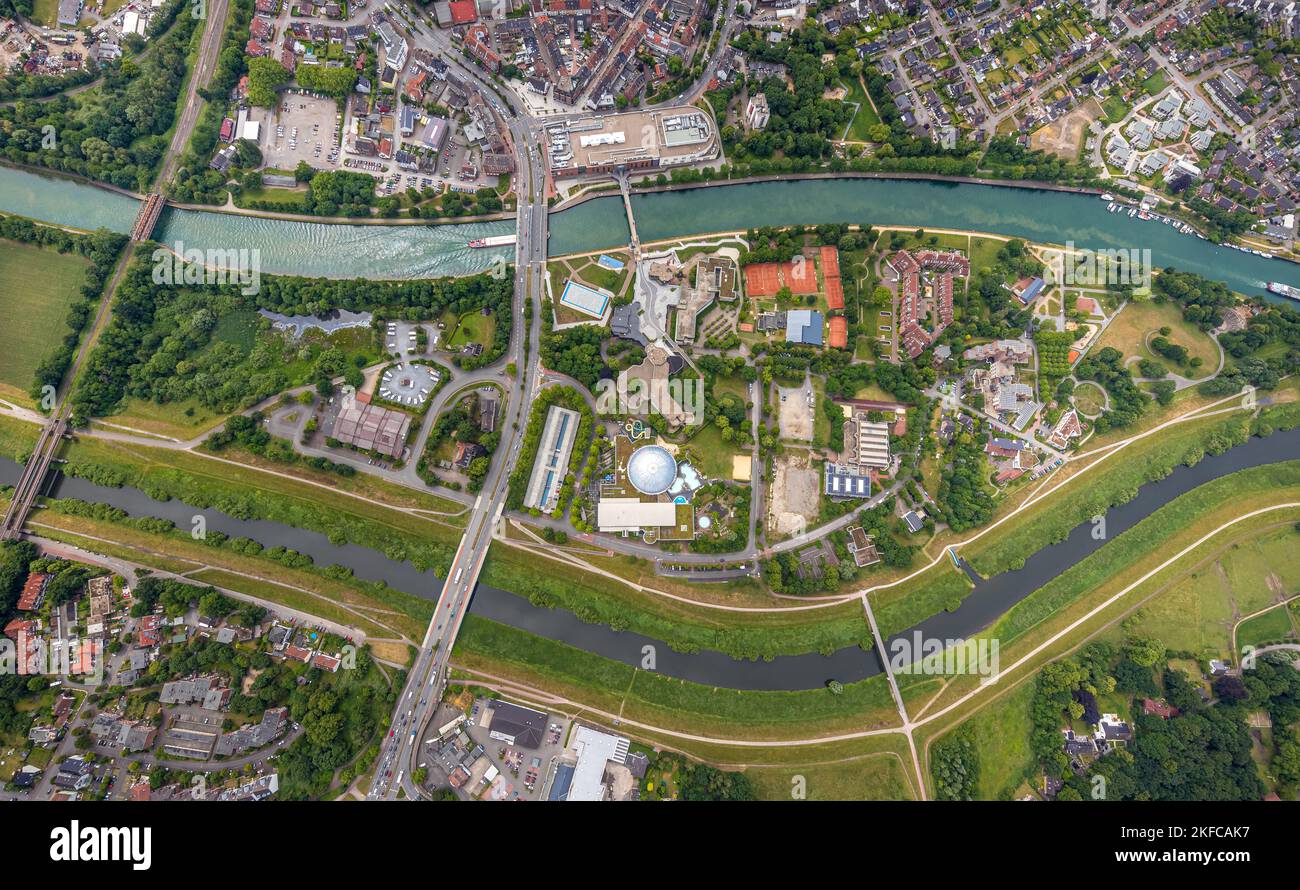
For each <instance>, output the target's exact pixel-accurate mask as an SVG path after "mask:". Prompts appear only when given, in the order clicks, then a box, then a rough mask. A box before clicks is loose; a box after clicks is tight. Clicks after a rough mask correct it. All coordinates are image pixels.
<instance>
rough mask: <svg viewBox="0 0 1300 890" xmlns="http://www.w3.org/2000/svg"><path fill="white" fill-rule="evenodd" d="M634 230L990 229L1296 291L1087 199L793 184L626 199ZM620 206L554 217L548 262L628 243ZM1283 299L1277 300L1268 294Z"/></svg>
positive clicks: (1289, 274) (1259, 269) (945, 186)
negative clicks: (1131, 253)
mask: <svg viewBox="0 0 1300 890" xmlns="http://www.w3.org/2000/svg"><path fill="white" fill-rule="evenodd" d="M632 212H633V214H634V215H635V216H636V227H637V233H638V234H639V235H640V236H641V240H642V241H659V240H663V239H666V238H676V237H681V236H685V235H693V234H699V233H701V232H722V231H737V230H743V229H749V228H754V227H758V226H789V225H816V224H818V223H857V224H870V225H898V226H906V227H908V228H911V227H912V226H916V227H918V228H927V229H961V230H966V231H973V232H989V233H992V234H995V235H1007V236H1010V237H1015V238H1025V239H1028V240H1031V241H1039V242H1044V243H1050V244H1065V243H1067V242H1069V241H1073V242H1074V244H1075V245H1076V246H1077V247H1080V248H1090V249H1093V250H1101V249H1122V250H1131V249H1137V250H1144V249H1146V250H1150V251H1151V262H1152V265H1153V267H1154V268H1156V269H1163V268H1166V267H1170V266H1172V267H1174V268H1176V269H1179V270H1181V271H1186V272H1196V273H1199V274H1201V275H1205V276H1206V277H1208V278H1212V279H1214V280H1216V281H1222V282H1225V283H1226V284H1227V285H1228V286H1229V287H1230V288H1232V289H1233V290H1235V291H1238V292H1240V293H1243V294H1247V295H1250V296H1269V297H1272V295H1270V294H1267V293H1266V292H1265V290H1264V285H1265V284H1266V283H1267V282H1269V281H1280V282H1283V283H1286V284H1291V285H1294V286H1297V287H1300V265H1297V264H1295V263H1290V262H1287V261H1285V260H1279V259H1267V258H1265V257H1258V256H1255V255H1254V254H1249V253H1243V252H1242V251H1239V250H1234V249H1232V248H1229V247H1219V246H1216V245H1214V244H1212V243H1210V242H1208V241H1204V240H1202V239H1200V238H1198V237H1197V236H1195V235H1184V234H1181V233H1180V232H1178V231H1176V230H1175V229H1174V228H1173V226H1169V225H1166V224H1164V223H1161V222H1157V221H1155V220H1151V221H1146V222H1144V221H1142V220H1140V219H1136V218H1133V219H1130V218H1129V216H1128V214H1127V213H1110V212H1108V211H1107V210H1106V202H1104V201H1101V200H1099V199H1098V198H1097V197H1096V196H1094V195H1081V194H1077V193H1073V192H1058V191H1051V190H1047V189H1023V188H1011V187H1007V186H995V185H977V184H973V183H950V182H931V181H921V180H905V179H835V180H830V179H797V180H783V181H774V182H756V183H740V184H736V185H725V186H713V187H709V188H694V189H685V190H681V191H670V192H653V193H650V194H645V195H633V196H632ZM627 239H628V228H627V219H626V217H625V215H624V211H623V203H622V199H621V198H618V197H602V198H594V199H592V200H590V201H586V202H584V203H582V204H578V205H577V206H575V207H572V208H570V209H568V210H561V211H559V212H558V213H553V214H551V219H550V241H549V243H548V249H549V251H550V254H551V255H552V256H558V255H563V254H568V253H577V252H580V251H591V250H596V249H599V248H609V247H616V246H619V245H622V244H626V243H627ZM1272 298H1273V299H1275V300H1278V301H1281V302H1285V301H1284V300H1283V299H1282V298H1279V297H1272Z"/></svg>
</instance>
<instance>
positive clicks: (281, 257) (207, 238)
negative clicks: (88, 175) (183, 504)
mask: <svg viewBox="0 0 1300 890" xmlns="http://www.w3.org/2000/svg"><path fill="white" fill-rule="evenodd" d="M139 203H140V202H139V201H137V200H136V199H134V198H129V197H126V196H125V195H120V194H117V193H116V192H111V191H108V190H106V189H100V188H96V187H94V186H91V185H85V184H83V183H79V182H74V181H72V180H69V179H62V178H59V177H54V176H41V175H38V174H35V173H30V172H28V171H26V170H15V169H13V168H12V167H4V166H0V211H4V212H7V213H16V214H19V215H21V216H27V217H30V218H32V219H36V220H41V221H44V222H49V223H55V224H56V225H62V226H74V227H76V228H80V229H97V228H100V227H101V226H102V227H103V228H106V229H111V230H112V231H114V232H122V233H124V234H125V233H128V232H130V231H131V223H132V222H133V221H134V219H135V214H136V209H137V208H138V207H139ZM514 230H515V224H514V221H513V220H500V221H497V222H486V223H452V224H447V225H404V226H395V225H389V226H383V225H343V224H330V223H311V222H293V221H290V220H282V219H268V218H265V217H258V216H240V215H236V214H230V213H215V212H210V211H201V210H178V209H176V208H171V207H169V208H167V209H166V210H164V211H163V214H162V217H161V218H160V219H159V222H158V228H157V230H156V231H155V232H154V240H156V241H158V242H159V243H162V244H167V245H169V246H174V245H175V244H176V243H177V242H181V243H182V244H183V245H184V246H185V247H186V248H198V249H200V250H207V249H209V248H215V249H221V250H239V249H248V250H254V249H256V250H257V251H259V258H260V261H261V271H262V272H263V273H265V274H268V275H303V276H307V277H312V278H316V277H320V278H373V279H399V278H438V277H441V276H445V275H471V274H474V273H476V272H484V271H486V270H488V269H490V268H492V266H493V263H494V262H495V261H496V260H497V258H498V257H502V258H505V259H507V260H510V261H513V260H514V248H513V247H496V248H477V249H476V248H471V247H470V246H469V242H470V241H472V240H474V239H475V238H487V237H489V236H492V235H509V234H512V233H513V232H514Z"/></svg>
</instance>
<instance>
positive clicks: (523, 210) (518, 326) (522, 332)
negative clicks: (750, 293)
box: [368, 32, 547, 800]
mask: <svg viewBox="0 0 1300 890" xmlns="http://www.w3.org/2000/svg"><path fill="white" fill-rule="evenodd" d="M426 33H427V32H426ZM417 36H418V35H417ZM427 39H428V38H426V40H427ZM428 42H429V43H433V41H431V40H429V41H428ZM438 49H440V50H441V51H442V55H443V57H444V58H445V59H446V60H447V62H448V63H449V64H451V65H454V66H455V67H456V68H457V69H458V71H459V73H460V74H462V75H464V76H465V77H466V78H467V79H469V80H471V81H473V82H475V83H476V84H477V85H478V87H479V89H480V90H481V91H482V92H483V94H484V95H485V96H486V97H487V98H488V99H489V100H491V101H493V102H494V105H495V107H496V108H497V111H498V114H499V116H501V117H502V118H504V119H505V121H506V123H507V125H508V127H509V130H510V135H511V139H512V141H513V143H514V145H513V149H514V155H515V166H516V171H515V190H516V195H517V197H518V202H519V204H518V225H517V229H518V236H517V238H516V244H515V268H514V276H515V301H514V307H513V316H514V323H513V325H512V328H511V345H510V350H509V352H508V360H509V361H512V362H514V363H515V366H516V367H517V368H518V369H519V374H520V378H519V380H518V381H517V382H516V385H515V386H514V387H513V388H512V389H511V392H510V395H509V400H508V405H507V408H506V412H505V417H504V418H503V422H502V425H501V431H502V442H501V445H500V447H499V450H498V453H499V454H501V455H503V457H502V459H500V460H497V461H495V462H494V463H493V466H492V468H491V470H489V472H488V475H487V478H486V479H484V484H483V489H482V492H481V494H480V495H479V497H478V499H477V500H476V501H475V502H474V505H473V507H472V508H471V510H470V514H469V519H468V523H467V525H466V528H465V535H464V537H462V538H461V541H460V545H459V547H458V548H457V550H456V555H455V557H454V558H453V559H452V562H451V566H450V568H449V569H448V572H447V581H446V583H445V584H444V585H443V589H442V594H441V596H439V598H438V602H437V605H436V610H435V612H434V616H433V619H432V621H430V623H429V629H428V631H427V632H426V634H425V638H424V641H423V644H422V645H421V647H420V654H419V656H418V658H417V660H416V664H415V666H414V667H413V669H412V670H411V671H410V673H409V674H408V676H407V684H406V687H405V688H404V689H403V690H402V692H401V696H400V698H399V699H398V702H397V706H396V708H395V710H394V712H393V719H392V724H391V727H390V730H389V734H388V737H387V738H386V739H385V740H384V743H383V747H382V749H381V752H380V757H379V763H378V765H377V767H376V772H375V778H374V780H373V781H372V783H371V787H370V792H369V795H368V797H369V799H371V800H392V799H395V798H397V796H398V795H399V793H403V792H404V793H405V796H406V797H407V798H409V799H418V798H420V797H421V792H420V791H419V789H418V788H417V787H416V785H415V782H414V781H413V780H412V778H411V774H412V772H413V771H414V768H415V766H416V762H415V756H416V754H417V751H418V747H419V744H420V742H421V737H420V734H421V733H422V732H423V731H424V729H425V727H426V725H427V724H428V722H429V720H430V718H431V717H432V715H433V712H434V711H435V710H436V709H437V707H438V704H439V702H440V700H441V698H442V692H443V689H444V688H445V686H446V681H447V666H448V662H449V661H450V658H451V650H452V647H453V646H454V644H455V641H456V635H457V634H458V633H459V631H460V626H461V623H462V622H463V621H464V619H465V613H466V612H467V611H468V609H469V601H470V597H471V595H472V594H473V592H474V587H475V585H476V584H477V583H478V577H479V573H480V572H481V571H482V569H483V562H484V560H485V559H486V558H487V552H488V548H489V546H491V543H492V531H493V528H494V526H495V525H496V523H497V522H498V521H499V520H500V518H501V516H502V513H503V512H504V510H505V499H506V492H507V490H508V486H507V481H508V479H509V477H510V471H511V469H512V468H513V467H514V464H515V461H516V460H517V459H518V457H519V450H520V446H521V444H522V442H523V435H524V431H525V429H526V427H527V423H528V412H529V409H530V407H531V405H532V401H533V397H534V396H535V395H536V393H537V390H538V387H539V383H540V381H539V378H538V373H537V355H538V352H539V349H540V345H541V306H542V301H541V294H542V292H543V290H542V288H543V276H544V275H545V272H546V237H547V230H546V222H547V220H546V213H547V207H546V176H545V170H544V168H543V166H542V157H541V149H540V146H539V144H538V139H537V132H536V130H535V129H534V125H533V121H531V120H530V119H528V118H526V117H514V116H512V113H511V111H510V110H509V109H508V108H506V107H505V106H504V105H502V104H501V103H500V101H499V100H498V99H497V98H496V96H497V94H496V92H495V90H493V89H492V88H491V87H490V86H489V85H488V83H487V82H485V81H484V80H483V79H482V78H480V77H479V76H478V73H477V72H476V71H474V70H473V69H470V68H467V67H465V66H463V65H461V64H460V63H459V59H458V57H457V55H456V54H453V53H452V52H451V51H450V50H449V48H446V47H438ZM525 301H532V304H533V312H532V323H531V324H529V325H527V326H525V321H524V318H525V316H524V302H525ZM525 338H527V341H526V342H527V348H526V349H525V346H524V343H525Z"/></svg>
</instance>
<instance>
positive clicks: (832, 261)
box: [821, 247, 840, 278]
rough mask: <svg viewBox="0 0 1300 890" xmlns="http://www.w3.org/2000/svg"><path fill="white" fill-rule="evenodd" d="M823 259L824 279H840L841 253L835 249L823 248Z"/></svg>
mask: <svg viewBox="0 0 1300 890" xmlns="http://www.w3.org/2000/svg"><path fill="white" fill-rule="evenodd" d="M821 258H822V278H839V277H840V252H839V251H838V250H837V249H835V248H834V247H823V248H822V250H821Z"/></svg>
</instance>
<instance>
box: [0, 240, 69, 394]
mask: <svg viewBox="0 0 1300 890" xmlns="http://www.w3.org/2000/svg"><path fill="white" fill-rule="evenodd" d="M89 265H90V264H89V262H88V261H87V260H85V259H83V258H82V257H81V256H78V255H76V254H71V253H68V254H61V253H59V252H57V251H55V250H50V249H47V248H42V247H33V246H30V245H27V244H17V243H14V242H12V241H3V240H0V313H2V314H3V315H4V317H5V318H8V319H10V320H11V321H17V322H20V323H16V324H11V325H10V326H9V334H8V336H7V338H6V342H5V348H4V350H3V351H2V352H0V393H2V394H4V395H6V396H8V397H11V398H22V397H23V394H24V393H26V392H27V390H28V388H29V387H30V386H31V385H32V380H33V377H34V375H35V373H36V367H37V365H39V364H40V363H41V361H42V360H43V359H44V358H45V357H46V356H47V355H49V354H50V352H51V351H52V350H53V349H54V348H55V347H56V346H58V345H59V341H60V339H61V338H62V336H63V334H64V332H65V331H66V330H67V328H66V327H65V325H64V319H65V318H66V317H67V315H68V308H69V307H70V306H72V304H73V303H75V302H76V301H77V300H78V299H79V298H80V296H81V293H80V291H81V286H82V284H84V283H85V278H86V269H87V268H88V267H89Z"/></svg>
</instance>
